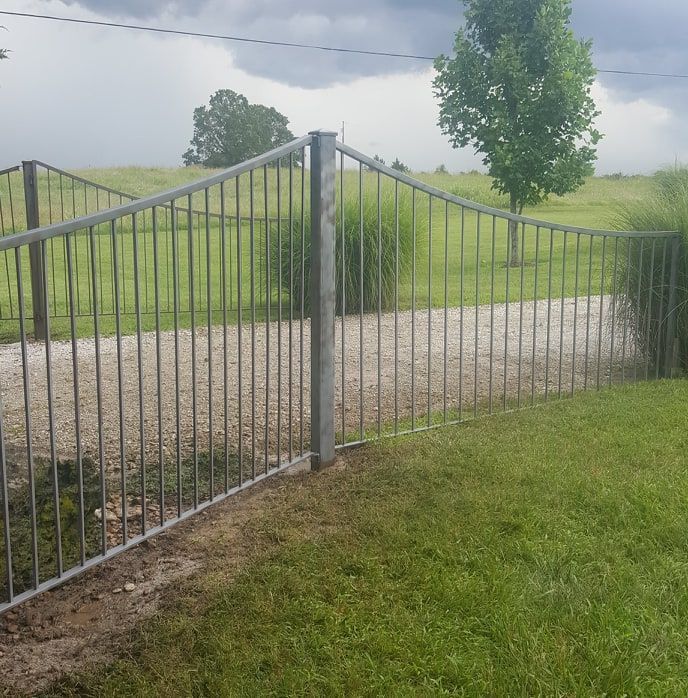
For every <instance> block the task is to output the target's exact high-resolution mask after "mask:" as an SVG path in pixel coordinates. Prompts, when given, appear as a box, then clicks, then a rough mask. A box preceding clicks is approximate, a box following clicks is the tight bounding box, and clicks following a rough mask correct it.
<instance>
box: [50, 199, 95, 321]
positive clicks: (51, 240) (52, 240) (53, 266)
mask: <svg viewBox="0 0 688 698" xmlns="http://www.w3.org/2000/svg"><path fill="white" fill-rule="evenodd" d="M96 211H100V196H99V192H98V188H97V187H96ZM52 241H53V238H51V239H50V243H51V250H52ZM102 242H103V241H102V236H101V235H100V231H98V279H99V287H100V288H99V290H100V311H101V313H104V312H105V304H104V302H103V278H104V277H103V245H102ZM54 265H55V260H54V258H53V273H54V269H55V266H54ZM53 283H54V279H53Z"/></svg>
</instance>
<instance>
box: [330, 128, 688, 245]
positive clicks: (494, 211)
mask: <svg viewBox="0 0 688 698" xmlns="http://www.w3.org/2000/svg"><path fill="white" fill-rule="evenodd" d="M337 150H339V151H340V152H341V153H344V155H347V156H348V157H350V158H352V159H354V160H357V161H358V162H360V163H362V164H363V165H366V166H367V167H369V168H370V169H372V170H376V171H378V172H381V173H382V174H386V175H388V176H390V177H392V178H394V179H396V180H398V181H400V182H403V183H404V184H408V185H409V186H410V187H413V188H414V189H417V190H418V191H422V192H425V193H426V194H429V195H430V196H434V197H436V198H438V199H442V200H444V201H448V202H449V203H453V204H457V205H458V206H463V207H464V208H468V209H471V210H472V211H478V212H479V213H485V214H487V215H488V216H498V217H499V218H505V219H507V220H511V221H516V222H518V223H525V224H526V225H532V226H537V227H540V228H546V229H548V230H549V229H551V230H560V231H562V232H566V233H581V234H583V235H595V236H603V237H624V238H627V237H657V238H665V237H677V236H679V233H678V231H675V230H661V231H659V230H651V231H639V230H625V231H621V230H598V229H595V228H581V227H578V226H574V225H564V224H562V223H553V222H552V221H544V220H539V219H537V218H529V217H527V216H521V215H518V214H516V213H510V212H509V211H503V210H502V209H500V208H493V207H492V206H485V205H484V204H479V203H477V202H475V201H470V200H469V199H464V198H463V197H461V196H456V195H455V194H449V193H448V192H446V191H443V190H442V189H437V187H433V186H432V185H430V184H426V183H425V182H421V181H420V180H419V179H414V178H413V177H409V175H407V174H404V173H403V172H399V171H398V170H395V169H393V168H391V167H387V165H383V164H381V163H379V162H378V161H377V160H375V159H373V158H371V157H368V156H367V155H364V154H363V153H361V152H359V151H358V150H355V149H354V148H351V147H350V146H348V145H345V144H344V143H340V142H339V141H337Z"/></svg>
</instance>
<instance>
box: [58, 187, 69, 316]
mask: <svg viewBox="0 0 688 698" xmlns="http://www.w3.org/2000/svg"><path fill="white" fill-rule="evenodd" d="M59 181H60V221H64V219H65V204H64V182H63V180H62V175H60V180H59ZM67 237H68V236H67V235H64V236H63V241H64V254H65V257H66V256H67ZM67 284H68V280H67V269H66V267H65V305H69V298H68V297H67Z"/></svg>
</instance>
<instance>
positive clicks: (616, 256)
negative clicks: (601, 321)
mask: <svg viewBox="0 0 688 698" xmlns="http://www.w3.org/2000/svg"><path fill="white" fill-rule="evenodd" d="M618 265H619V238H618V237H617V238H614V271H613V273H612V300H611V304H612V310H611V312H612V321H611V346H610V349H609V385H611V384H612V375H613V372H614V347H615V334H616V277H617V270H618Z"/></svg>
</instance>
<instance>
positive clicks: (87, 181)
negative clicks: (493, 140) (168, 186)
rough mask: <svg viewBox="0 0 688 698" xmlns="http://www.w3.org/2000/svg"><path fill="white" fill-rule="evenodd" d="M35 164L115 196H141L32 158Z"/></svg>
mask: <svg viewBox="0 0 688 698" xmlns="http://www.w3.org/2000/svg"><path fill="white" fill-rule="evenodd" d="M31 162H33V163H34V164H35V165H38V166H39V167H42V168H43V169H44V170H48V171H49V172H54V173H55V174H58V175H62V176H63V177H67V178H68V179H72V180H74V181H75V182H81V184H85V185H87V186H89V187H95V188H97V189H102V190H103V191H105V192H107V193H108V194H114V195H115V196H121V197H124V198H127V199H132V200H133V199H140V198H141V197H139V196H134V195H133V194H127V193H126V192H124V191H119V190H118V189H113V188H112V187H108V186H107V185H105V184H100V182H94V181H93V180H91V179H85V178H84V177H79V175H76V174H74V173H73V172H67V170H61V169H60V168H59V167H55V165H49V164H48V163H47V162H42V161H41V160H32V161H31Z"/></svg>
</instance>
